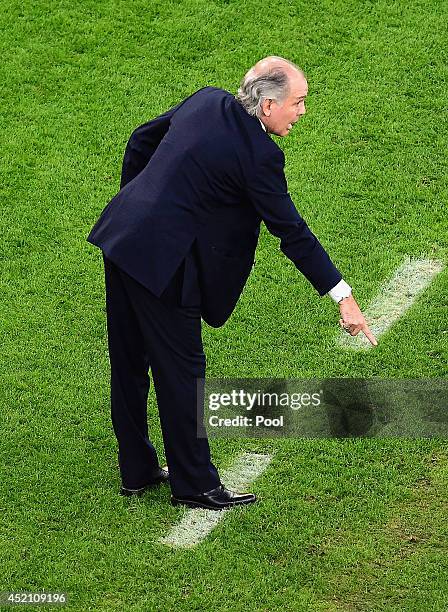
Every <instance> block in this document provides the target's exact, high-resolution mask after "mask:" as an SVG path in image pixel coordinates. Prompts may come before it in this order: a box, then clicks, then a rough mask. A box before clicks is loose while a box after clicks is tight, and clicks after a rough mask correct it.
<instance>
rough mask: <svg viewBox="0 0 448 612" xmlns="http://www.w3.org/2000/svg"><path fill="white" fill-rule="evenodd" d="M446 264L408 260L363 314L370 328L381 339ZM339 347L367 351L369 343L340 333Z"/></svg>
mask: <svg viewBox="0 0 448 612" xmlns="http://www.w3.org/2000/svg"><path fill="white" fill-rule="evenodd" d="M443 267H444V265H443V263H442V262H441V261H437V260H433V259H409V258H408V259H406V261H404V263H402V264H401V266H400V267H399V268H398V269H397V270H396V272H395V274H394V276H393V277H392V278H391V279H390V280H389V281H388V282H387V283H386V284H385V285H384V286H383V287H382V288H381V290H380V292H379V294H378V295H377V296H376V297H375V298H374V299H373V300H372V302H371V303H370V304H369V305H368V307H367V308H366V310H365V312H364V316H365V318H366V321H367V324H368V326H369V327H370V329H371V330H372V332H373V335H374V336H375V337H376V338H377V339H378V338H379V336H381V334H384V332H385V331H386V330H387V329H389V327H391V325H393V324H394V323H395V321H397V320H398V319H399V318H400V317H401V316H402V315H403V314H404V313H405V312H406V311H407V310H408V308H409V307H410V306H412V304H413V303H414V301H415V300H416V298H417V296H418V295H419V294H420V293H421V292H422V291H424V290H425V289H426V287H428V285H429V284H430V283H431V281H432V279H433V278H434V277H435V276H436V275H437V274H438V273H439V272H441V271H442V270H443ZM338 343H339V344H340V345H341V346H343V347H345V348H352V349H367V348H371V346H372V345H371V344H370V342H369V341H368V340H367V338H366V337H365V335H364V334H363V333H362V332H360V333H359V334H358V335H357V336H350V335H349V334H347V333H346V332H343V331H341V335H340V336H339V337H338Z"/></svg>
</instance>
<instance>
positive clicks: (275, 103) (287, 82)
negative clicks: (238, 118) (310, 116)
mask: <svg viewBox="0 0 448 612" xmlns="http://www.w3.org/2000/svg"><path fill="white" fill-rule="evenodd" d="M307 93H308V84H307V82H306V79H305V75H304V74H303V72H302V71H301V70H300V68H299V67H298V66H296V65H295V64H293V63H292V62H290V61H288V60H286V59H283V58H282V57H276V56H269V57H265V58H264V59H262V60H260V61H259V62H257V63H256V64H255V66H253V67H252V68H251V69H250V70H249V71H248V72H247V73H246V75H245V76H244V78H243V80H242V81H241V85H240V88H239V89H238V94H237V96H236V97H237V99H238V100H239V101H240V102H241V104H242V105H243V106H244V108H245V109H246V111H247V112H248V113H249V114H250V115H253V116H255V117H258V118H259V119H260V120H261V121H262V122H263V124H264V126H265V127H266V129H267V131H268V132H270V133H271V134H276V135H277V136H287V135H288V134H289V132H290V130H291V128H292V126H293V125H294V123H296V122H297V121H298V120H299V119H300V117H301V115H304V114H305V98H306V95H307Z"/></svg>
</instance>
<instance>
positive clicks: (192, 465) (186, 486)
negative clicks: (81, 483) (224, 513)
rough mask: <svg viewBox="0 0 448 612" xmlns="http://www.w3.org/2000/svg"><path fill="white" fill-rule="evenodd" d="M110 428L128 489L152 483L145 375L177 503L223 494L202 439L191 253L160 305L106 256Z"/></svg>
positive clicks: (201, 361) (200, 356) (201, 359)
mask: <svg viewBox="0 0 448 612" xmlns="http://www.w3.org/2000/svg"><path fill="white" fill-rule="evenodd" d="M104 269H105V282H106V310H107V331H108V343H109V358H110V365H111V412H112V424H113V428H114V431H115V435H116V437H117V440H118V448H119V464H120V472H121V478H122V483H123V485H124V486H125V487H129V488H138V487H141V486H143V485H145V483H147V482H149V481H150V480H151V479H152V477H153V476H154V474H155V471H156V470H157V468H158V466H159V460H158V457H157V453H156V450H155V448H154V446H153V444H152V443H151V441H150V439H149V436H148V423H147V397H148V392H149V386H150V379H149V376H148V370H149V369H150V370H151V376H152V379H153V383H154V388H155V393H156V398H157V405H158V410H159V417H160V425H161V429H162V436H163V443H164V447H165V455H166V459H167V463H168V468H169V472H170V485H171V490H172V492H173V494H174V495H176V496H184V495H189V494H197V493H201V492H205V491H209V490H211V489H214V488H215V487H217V486H219V484H220V479H219V475H218V472H217V470H216V468H215V466H214V465H213V464H212V462H211V460H210V449H209V444H208V440H207V439H206V438H199V437H198V435H197V425H198V419H199V423H200V426H202V419H203V406H201V407H200V409H199V410H198V406H197V378H205V366H206V363H205V355H204V351H203V346H202V337H201V316H200V291H199V286H198V282H197V269H196V267H195V260H194V257H193V252H190V253H189V254H188V255H187V257H186V259H185V260H184V261H183V263H182V264H181V266H180V268H179V269H178V271H177V272H176V274H175V276H174V277H173V279H172V280H171V281H170V283H169V285H168V287H167V289H166V290H165V291H164V293H163V294H162V295H161V296H160V298H157V297H156V296H155V295H154V294H152V293H151V292H150V291H149V290H148V289H146V287H144V286H143V285H141V284H140V283H138V282H137V281H135V280H134V279H133V278H131V277H130V276H129V275H127V274H126V273H125V272H123V271H122V270H121V269H119V268H118V267H117V266H116V265H115V264H113V263H112V262H111V261H110V260H109V259H107V258H106V257H105V256H104Z"/></svg>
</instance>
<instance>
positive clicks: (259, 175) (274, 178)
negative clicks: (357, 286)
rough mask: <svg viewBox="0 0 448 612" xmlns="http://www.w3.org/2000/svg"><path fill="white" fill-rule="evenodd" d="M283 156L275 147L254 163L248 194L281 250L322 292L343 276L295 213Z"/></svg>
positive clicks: (335, 283)
mask: <svg viewBox="0 0 448 612" xmlns="http://www.w3.org/2000/svg"><path fill="white" fill-rule="evenodd" d="M283 168H284V155H283V152H282V151H281V150H280V149H278V150H277V151H276V152H274V153H273V154H272V153H271V155H270V156H269V157H266V158H264V159H263V160H262V161H261V162H259V163H258V164H257V167H256V168H255V169H254V171H253V174H252V176H251V177H249V179H248V185H247V192H248V197H249V199H250V201H251V203H252V204H253V206H254V207H255V209H256V211H257V212H258V214H259V215H260V217H261V218H262V219H263V221H264V223H265V225H266V227H267V228H268V230H269V232H270V233H271V234H273V235H274V236H276V237H277V238H280V249H281V250H282V252H283V253H284V254H285V255H286V256H287V257H288V258H289V259H290V260H291V261H292V262H293V263H294V265H295V266H296V268H298V269H299V270H300V272H301V273H302V274H303V275H304V276H305V277H306V278H307V279H308V280H309V281H310V283H311V284H312V285H313V286H314V288H315V289H316V290H317V291H318V292H319V294H320V295H325V294H326V293H327V292H328V291H329V290H330V289H332V288H333V287H335V285H337V283H339V281H340V280H341V279H342V275H341V273H340V272H339V271H338V270H337V268H336V267H335V266H334V264H333V263H332V261H331V259H330V257H329V256H328V254H327V252H326V251H325V249H324V248H323V247H322V245H321V244H320V242H319V241H318V239H317V238H316V236H315V235H314V234H313V233H312V232H311V230H310V229H309V227H308V225H307V224H306V222H305V221H304V219H302V217H301V216H300V215H299V213H298V212H297V209H296V207H295V206H294V203H293V201H292V199H291V196H290V195H289V193H288V190H287V184H286V179H285V174H284V170H283Z"/></svg>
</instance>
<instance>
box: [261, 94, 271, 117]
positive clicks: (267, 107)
mask: <svg viewBox="0 0 448 612" xmlns="http://www.w3.org/2000/svg"><path fill="white" fill-rule="evenodd" d="M271 104H272V100H271V99H270V98H266V99H265V100H263V102H262V103H261V108H262V110H263V113H264V114H265V115H266V117H269V116H270V114H271Z"/></svg>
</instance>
